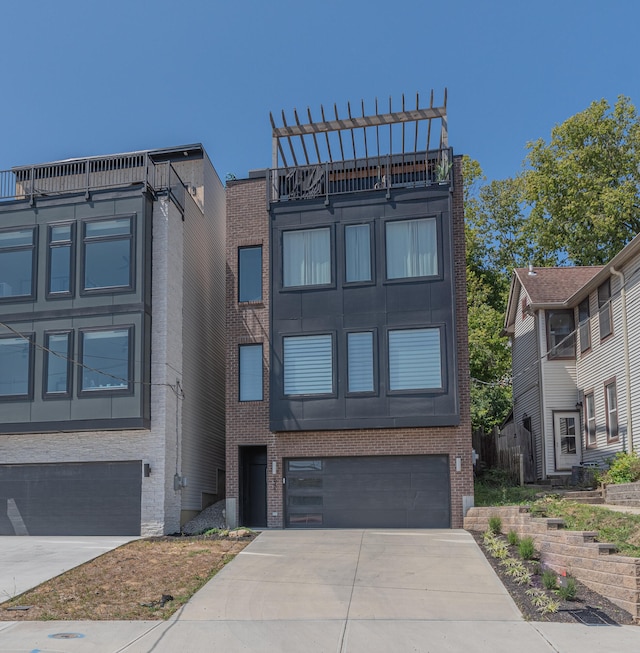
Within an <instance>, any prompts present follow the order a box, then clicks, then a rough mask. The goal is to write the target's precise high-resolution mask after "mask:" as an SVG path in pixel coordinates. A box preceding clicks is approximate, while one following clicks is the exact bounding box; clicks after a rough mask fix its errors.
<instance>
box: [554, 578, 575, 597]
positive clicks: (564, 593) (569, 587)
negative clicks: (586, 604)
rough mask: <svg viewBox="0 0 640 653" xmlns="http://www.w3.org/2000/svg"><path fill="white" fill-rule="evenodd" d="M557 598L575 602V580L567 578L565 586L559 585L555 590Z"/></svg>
mask: <svg viewBox="0 0 640 653" xmlns="http://www.w3.org/2000/svg"><path fill="white" fill-rule="evenodd" d="M556 592H557V593H558V596H559V597H560V598H561V599H562V600H563V601H573V600H575V598H576V596H577V594H578V586H577V584H576V579H575V578H572V577H571V576H568V577H567V582H566V585H560V587H558V589H557V590H556Z"/></svg>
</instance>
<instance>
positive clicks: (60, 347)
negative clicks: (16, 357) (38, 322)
mask: <svg viewBox="0 0 640 653" xmlns="http://www.w3.org/2000/svg"><path fill="white" fill-rule="evenodd" d="M44 344H45V352H44V355H45V370H44V394H45V397H46V398H48V399H51V398H54V397H57V398H61V397H68V396H70V394H71V333H70V332H69V331H66V332H65V333H47V334H46V335H45V340H44Z"/></svg>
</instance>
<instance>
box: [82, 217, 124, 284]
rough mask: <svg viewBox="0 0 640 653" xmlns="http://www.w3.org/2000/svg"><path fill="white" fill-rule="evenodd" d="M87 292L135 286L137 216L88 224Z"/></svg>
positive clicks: (85, 280) (86, 245) (85, 250)
mask: <svg viewBox="0 0 640 653" xmlns="http://www.w3.org/2000/svg"><path fill="white" fill-rule="evenodd" d="M83 262H84V279H83V289H84V290H85V291H96V290H98V291H99V290H114V289H119V290H122V289H129V288H132V287H133V218H130V217H129V218H113V219H110V220H93V221H90V222H85V223H84V252H83Z"/></svg>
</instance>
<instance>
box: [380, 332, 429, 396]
mask: <svg viewBox="0 0 640 653" xmlns="http://www.w3.org/2000/svg"><path fill="white" fill-rule="evenodd" d="M441 387H442V352H441V343H440V329H437V328H428V329H402V330H397V331H389V389H390V390H427V389H437V388H441Z"/></svg>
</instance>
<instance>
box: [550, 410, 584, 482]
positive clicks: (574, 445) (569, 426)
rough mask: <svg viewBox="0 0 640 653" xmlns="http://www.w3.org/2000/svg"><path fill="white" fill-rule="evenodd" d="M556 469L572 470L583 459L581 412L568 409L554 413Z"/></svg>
mask: <svg viewBox="0 0 640 653" xmlns="http://www.w3.org/2000/svg"><path fill="white" fill-rule="evenodd" d="M553 432H554V439H555V454H556V456H555V457H556V471H565V470H570V469H571V467H572V466H573V465H579V464H580V460H581V459H582V451H581V450H580V413H578V412H575V411H571V412H569V411H567V412H566V413H554V414H553Z"/></svg>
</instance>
